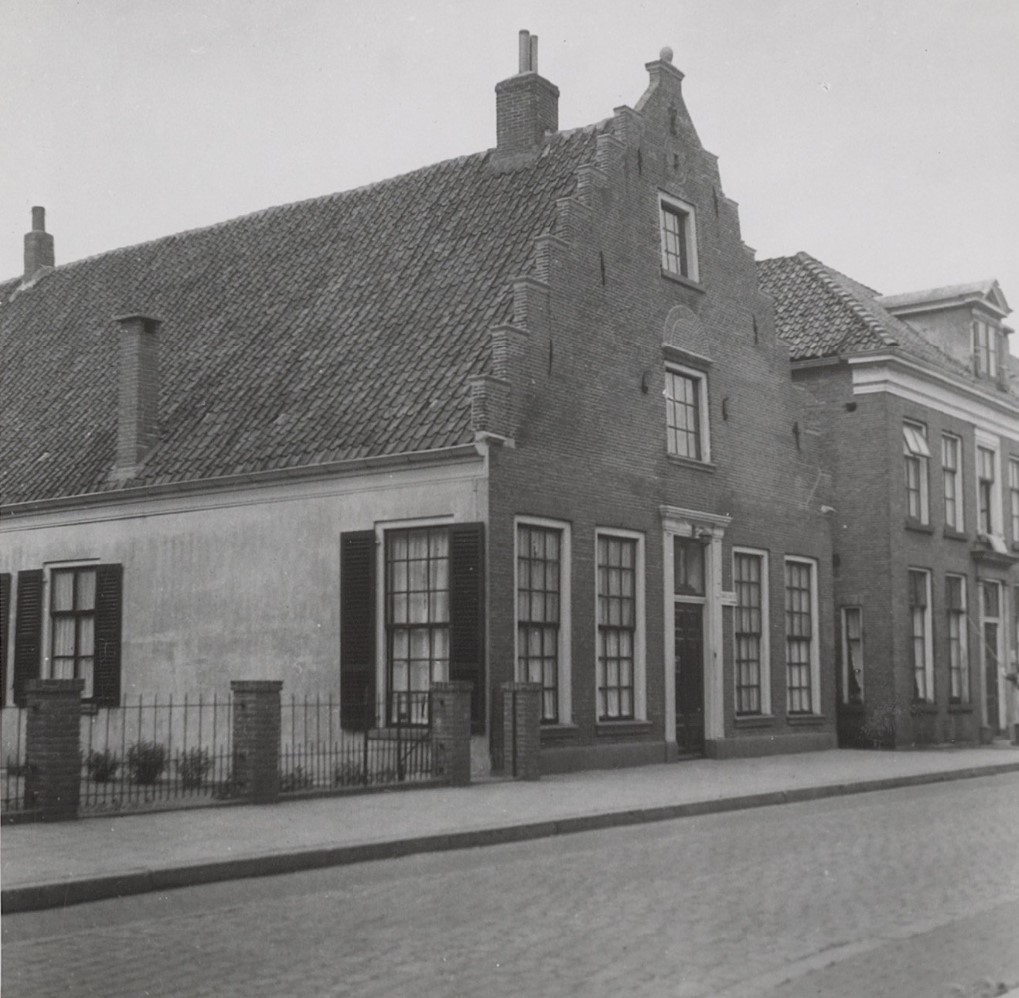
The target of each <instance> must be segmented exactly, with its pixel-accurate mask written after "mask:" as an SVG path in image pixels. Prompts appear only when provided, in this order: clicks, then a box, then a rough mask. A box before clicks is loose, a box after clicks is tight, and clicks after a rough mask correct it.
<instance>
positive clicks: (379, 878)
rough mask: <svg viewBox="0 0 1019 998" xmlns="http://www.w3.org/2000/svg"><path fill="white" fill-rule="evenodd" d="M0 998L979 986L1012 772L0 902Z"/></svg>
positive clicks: (876, 990) (1015, 946) (1009, 859)
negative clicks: (280, 873)
mask: <svg viewBox="0 0 1019 998" xmlns="http://www.w3.org/2000/svg"><path fill="white" fill-rule="evenodd" d="M2 924H3V994H4V995H5V996H6V998H22V996H24V998H28V996H31V998H45V996H49V995H74V996H92V995H97V996H98V995H102V996H105V998H116V996H132V998H142V996H170V995H173V996H178V995H179V996H188V998H201V996H217V998H231V996H245V998H259V996H268V995H272V996H288V998H289V996H293V998H301V996H332V995H350V996H356V998H383V996H385V998H389V996H402V995H408V996H410V995H414V996H443V998H444V996H465V998H467V996H470V998H475V996H477V998H482V996H503V995H505V996H536V998H556V996H560V995H583V996H585V998H599V996H603V995H604V996H614V998H615V996H620V998H622V996H648V998H660V996H668V998H674V996H675V998H686V996H696V995H704V996H712V998H750V996H766V998H807V996H825V998H884V996H892V998H914V996H915V998H961V996H966V998H977V996H979V998H984V996H985V995H986V996H990V995H994V994H997V993H999V990H1000V989H999V985H1005V986H1007V987H1016V986H1017V985H1019V928H1017V927H1019V774H1009V775H1005V776H995V777H986V778H981V779H974V780H963V781H959V782H954V783H944V784H938V785H934V786H927V787H914V788H909V789H904V790H897V791H887V792H882V793H870V794H862V795H854V796H849V797H841V798H833V799H829V800H824V801H818V802H813V803H808V804H796V805H786V806H781V807H770V808H762V809H758V810H750V811H742V812H732V813H729V814H718V815H706V816H704V817H699V818H686V819H682V820H679V821H671V822H662V823H658V824H652V825H647V826H634V827H628V828H620V829H612V830H607V831H601V832H586V833H583V834H578V835H570V836H564V837H561V838H553V839H542V840H538V841H532V842H526V843H520V844H516V845H506V846H494V847H490V848H485V849H475V850H469V851H464V852H452V853H444V854H436V855H423V856H413V857H407V858H405V859H399V860H389V861H384V862H379V863H368V864H362V865H359V866H350V867H341V868H337V869H331V870H320V871H315V872H311V873H307V874H295V875H291V876H287V877H272V878H263V879H259V880H248V881H235V882H231V883H224V884H215V885H210V886H207V887H197V888H190V889H187V890H179V891H173V892H170V893H167V894H149V895H142V896H139V897H131V898H125V899H123V900H120V901H105V902H97V903H93V904H87V905H79V906H77V907H72V908H68V909H66V910H63V911H59V910H58V911H47V912H36V913H29V914H22V915H10V916H6V917H4V918H3V920H2Z"/></svg>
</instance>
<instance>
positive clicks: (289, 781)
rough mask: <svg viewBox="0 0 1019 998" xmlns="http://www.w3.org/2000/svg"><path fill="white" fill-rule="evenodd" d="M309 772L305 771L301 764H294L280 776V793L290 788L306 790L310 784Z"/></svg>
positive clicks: (287, 791)
mask: <svg viewBox="0 0 1019 998" xmlns="http://www.w3.org/2000/svg"><path fill="white" fill-rule="evenodd" d="M312 782H313V781H312V778H311V773H306V772H305V771H304V767H303V766H294V768H293V769H292V770H291V771H290V772H289V773H284V774H283V775H282V776H281V777H280V793H284V794H285V793H289V792H290V791H292V790H307V789H308V787H310V786H311V784H312Z"/></svg>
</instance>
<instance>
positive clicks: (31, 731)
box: [25, 679, 85, 821]
mask: <svg viewBox="0 0 1019 998" xmlns="http://www.w3.org/2000/svg"><path fill="white" fill-rule="evenodd" d="M84 688H85V680H84V679H32V680H29V681H28V683H26V686H25V693H26V703H27V705H28V711H27V718H26V724H25V761H26V763H27V767H26V771H25V808H26V810H34V811H36V812H37V813H38V816H39V819H40V821H66V820H67V819H69V818H77V817H78V801H79V797H80V794H81V754H80V750H81V692H82V690H83V689H84Z"/></svg>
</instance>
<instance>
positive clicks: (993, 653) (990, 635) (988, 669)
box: [984, 622, 998, 732]
mask: <svg viewBox="0 0 1019 998" xmlns="http://www.w3.org/2000/svg"><path fill="white" fill-rule="evenodd" d="M984 686H985V689H986V690H987V724H988V727H990V729H991V730H992V731H994V732H997V731H998V625H997V623H996V622H995V623H990V622H985V623H984Z"/></svg>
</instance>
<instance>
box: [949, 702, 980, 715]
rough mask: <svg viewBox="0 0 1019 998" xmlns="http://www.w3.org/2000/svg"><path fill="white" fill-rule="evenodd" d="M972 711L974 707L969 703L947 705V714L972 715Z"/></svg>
mask: <svg viewBox="0 0 1019 998" xmlns="http://www.w3.org/2000/svg"><path fill="white" fill-rule="evenodd" d="M973 710H974V707H973V704H971V703H950V704H949V705H948V713H949V714H972V713H973Z"/></svg>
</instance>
